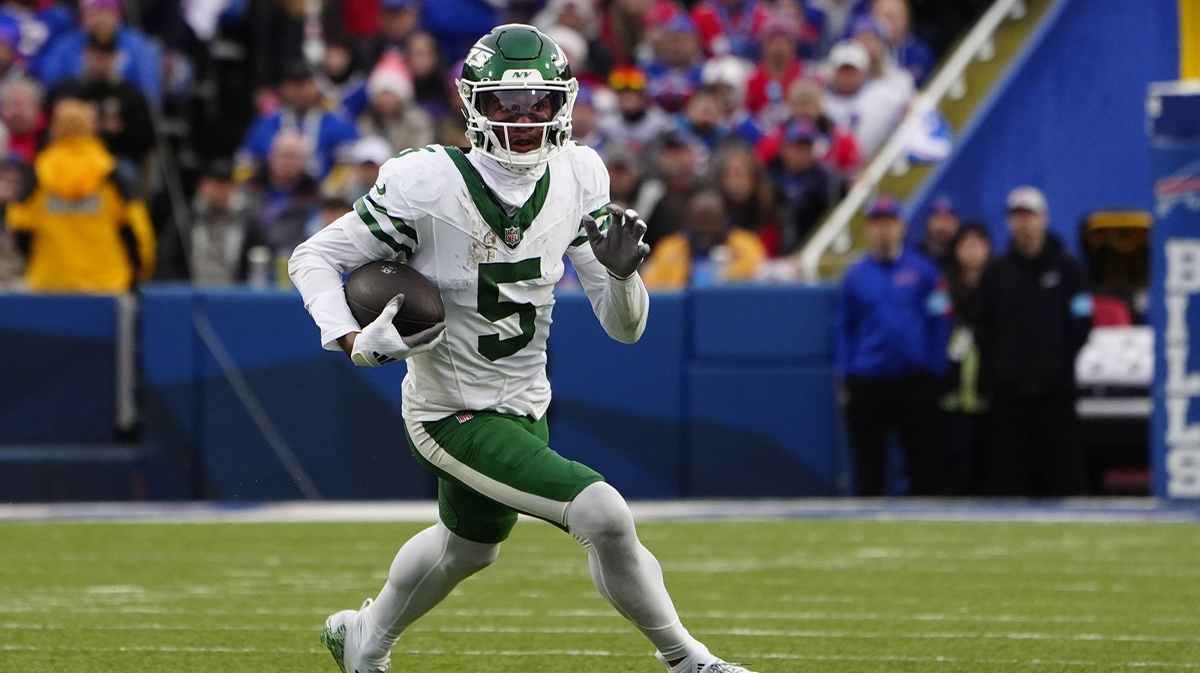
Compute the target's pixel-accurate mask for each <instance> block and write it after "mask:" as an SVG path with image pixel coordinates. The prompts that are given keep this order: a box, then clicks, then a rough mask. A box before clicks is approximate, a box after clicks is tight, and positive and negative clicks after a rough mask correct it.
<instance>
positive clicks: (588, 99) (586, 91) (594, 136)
mask: <svg viewBox="0 0 1200 673" xmlns="http://www.w3.org/2000/svg"><path fill="white" fill-rule="evenodd" d="M571 138H572V139H574V140H575V141H576V142H580V143H583V144H584V145H587V146H588V147H590V148H592V149H594V150H597V151H600V150H603V149H604V145H605V141H606V138H605V137H604V134H603V133H602V132H601V131H600V128H599V126H598V125H597V122H596V100H595V94H593V93H592V88H591V87H587V86H584V87H580V88H579V95H578V96H576V98H575V107H574V108H572V110H571Z"/></svg>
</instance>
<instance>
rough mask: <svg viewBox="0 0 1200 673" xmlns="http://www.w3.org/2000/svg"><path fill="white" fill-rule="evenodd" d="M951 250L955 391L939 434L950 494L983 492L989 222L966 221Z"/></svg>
mask: <svg viewBox="0 0 1200 673" xmlns="http://www.w3.org/2000/svg"><path fill="white" fill-rule="evenodd" d="M950 249H951V251H952V254H953V260H954V262H953V265H952V270H951V271H949V272H948V275H947V277H948V279H949V285H950V304H951V306H953V308H954V323H953V330H952V331H951V333H950V343H949V346H948V347H947V349H946V355H947V359H948V360H949V362H950V371H949V372H948V374H947V377H946V381H947V388H948V389H949V392H948V393H947V394H946V395H944V396H943V397H942V402H941V413H940V414H939V416H940V417H939V419H938V423H937V435H938V436H939V437H940V440H941V441H940V443H941V444H942V445H944V447H945V448H944V450H943V454H944V455H945V456H946V457H947V465H948V470H947V484H948V490H949V493H950V494H951V495H983V491H982V488H983V476H982V465H981V463H980V459H981V457H982V453H983V449H982V447H981V446H980V445H981V443H982V439H983V432H982V425H983V411H984V408H985V401H984V399H983V397H982V396H981V394H980V390H979V348H978V347H977V346H976V345H975V319H976V318H977V317H978V315H979V307H978V303H979V293H978V289H979V279H980V278H981V277H982V276H983V270H984V268H986V267H987V264H988V261H989V260H990V259H991V252H992V240H991V237H990V236H989V235H988V230H987V227H985V226H983V225H982V224H979V223H970V224H966V225H963V226H962V227H961V228H960V229H958V231H957V232H956V234H955V236H954V240H953V241H951V244H950Z"/></svg>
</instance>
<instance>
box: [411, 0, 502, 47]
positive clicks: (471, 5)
mask: <svg viewBox="0 0 1200 673" xmlns="http://www.w3.org/2000/svg"><path fill="white" fill-rule="evenodd" d="M408 1H409V2H415V1H417V0H408ZM504 5H505V3H504V2H495V0H493V2H488V0H436V2H425V3H423V4H422V5H421V27H422V28H424V29H425V30H427V31H429V33H430V34H431V35H433V37H434V39H435V40H436V41H437V45H438V48H440V49H441V50H442V56H443V57H444V58H445V59H446V60H447V61H453V60H458V59H460V58H466V56H467V52H469V51H470V50H471V47H472V46H473V45H474V44H475V42H476V41H477V40H479V36H480V35H484V34H486V33H487V32H488V31H490V30H491V29H492V28H494V27H496V26H498V25H500V24H501V23H503V21H501V17H500V10H501V9H502V8H503V7H504Z"/></svg>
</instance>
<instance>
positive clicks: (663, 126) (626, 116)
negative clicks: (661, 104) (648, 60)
mask: <svg viewBox="0 0 1200 673" xmlns="http://www.w3.org/2000/svg"><path fill="white" fill-rule="evenodd" d="M608 85H609V88H611V89H612V90H613V91H615V92H616V94H617V111H618V112H619V116H618V117H617V118H616V119H615V120H613V123H612V124H611V128H609V129H607V130H606V135H607V136H608V138H609V142H617V143H621V144H624V145H628V146H629V147H630V148H631V149H633V151H635V152H640V151H641V150H642V148H643V147H645V146H646V144H647V143H649V142H650V141H652V140H654V139H655V138H658V137H659V136H660V135H661V134H663V133H665V132H666V131H667V130H668V129H670V128H671V127H672V122H671V118H670V117H668V116H667V115H666V114H664V113H663V111H662V110H660V109H659V108H658V107H657V106H655V105H654V104H653V101H651V100H650V98H649V96H647V95H646V73H645V72H644V71H643V70H642V69H641V68H637V67H633V66H622V67H619V68H615V69H613V71H612V73H611V74H610V75H609V77H608Z"/></svg>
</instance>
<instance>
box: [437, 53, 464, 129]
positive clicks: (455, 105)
mask: <svg viewBox="0 0 1200 673" xmlns="http://www.w3.org/2000/svg"><path fill="white" fill-rule="evenodd" d="M462 67H463V61H462V59H460V60H459V61H458V62H456V63H455V64H454V65H452V66H451V67H450V69H449V70H448V72H447V74H446V79H445V81H444V82H443V83H442V85H443V86H444V87H445V92H446V93H445V97H446V102H447V104H448V106H449V107H448V108H447V110H446V114H444V115H442V116H441V118H440V119H438V121H437V127H436V128H435V129H434V135H435V136H436V137H437V142H439V143H441V144H443V145H456V146H457V145H462V144H463V143H464V142H465V140H464V138H465V137H466V134H467V120H466V116H465V115H463V108H464V107H465V103H463V99H462V96H461V95H459V91H458V85H457V84H455V82H456V81H457V80H458V75H459V73H461V72H462Z"/></svg>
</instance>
